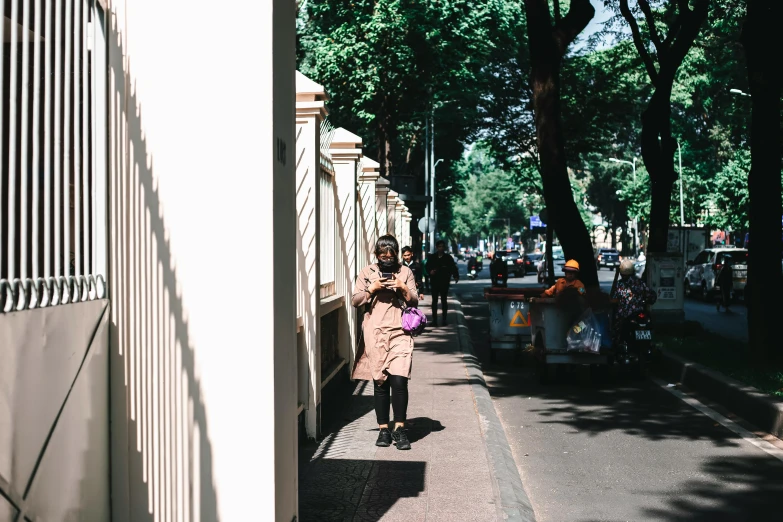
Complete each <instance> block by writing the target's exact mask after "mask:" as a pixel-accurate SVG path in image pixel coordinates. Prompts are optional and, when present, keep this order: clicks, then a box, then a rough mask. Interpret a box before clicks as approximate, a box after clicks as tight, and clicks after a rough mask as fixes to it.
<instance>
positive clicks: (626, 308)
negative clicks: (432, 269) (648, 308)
mask: <svg viewBox="0 0 783 522" xmlns="http://www.w3.org/2000/svg"><path fill="white" fill-rule="evenodd" d="M610 298H611V299H616V300H617V301H618V303H617V310H616V311H615V320H614V321H613V322H612V330H613V332H612V334H613V337H614V339H615V340H616V341H619V339H620V336H621V334H622V329H623V327H625V325H626V324H627V323H628V320H629V319H630V318H631V317H634V316H636V315H637V314H638V313H640V312H643V311H644V306H645V304H653V303H655V301H656V300H657V299H658V296H657V295H656V294H655V291H653V290H651V289H650V287H649V286H647V284H646V283H645V282H644V281H642V280H641V279H639V278H638V277H637V276H636V270H635V269H634V264H633V261H631V260H630V259H623V260H622V261H621V262H620V280H619V281H617V286H615V288H614V290H613V291H612V295H611V296H610Z"/></svg>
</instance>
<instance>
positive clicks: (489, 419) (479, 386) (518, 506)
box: [449, 294, 536, 522]
mask: <svg viewBox="0 0 783 522" xmlns="http://www.w3.org/2000/svg"><path fill="white" fill-rule="evenodd" d="M449 300H450V301H452V302H453V303H454V307H453V309H454V313H455V314H456V316H457V327H458V329H459V331H458V339H459V348H460V351H461V352H462V359H463V361H464V363H465V371H466V373H467V375H468V379H469V380H470V386H471V391H472V392H473V402H474V404H475V406H476V412H477V413H478V415H479V420H480V422H481V432H482V435H483V437H484V444H485V446H486V450H487V456H488V459H489V464H490V467H491V469H492V480H493V485H492V489H493V491H494V492H495V498H496V499H497V500H498V503H499V505H500V510H501V512H502V515H503V518H502V520H511V521H514V522H535V520H536V517H535V513H534V512H533V505H532V504H531V502H530V498H529V497H528V496H527V493H526V492H525V488H524V486H523V484H522V478H521V477H520V476H519V470H518V469H517V464H516V461H515V460H514V456H513V454H512V453H511V446H510V445H509V443H508V439H507V438H506V432H505V431H504V430H503V425H502V424H501V423H500V419H499V418H498V415H497V412H496V411H495V405H494V404H492V398H491V397H490V395H489V390H488V389H487V383H486V380H485V379H484V372H482V371H481V365H480V364H479V361H478V358H477V357H476V354H475V353H474V351H473V342H472V341H471V340H470V333H469V332H468V327H467V325H466V324H465V315H464V314H463V313H462V303H461V302H460V301H459V299H456V297H455V296H454V295H453V294H452V295H450V296H449Z"/></svg>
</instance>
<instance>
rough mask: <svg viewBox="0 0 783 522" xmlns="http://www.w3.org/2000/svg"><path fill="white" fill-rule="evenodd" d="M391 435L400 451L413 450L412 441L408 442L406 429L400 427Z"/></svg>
mask: <svg viewBox="0 0 783 522" xmlns="http://www.w3.org/2000/svg"><path fill="white" fill-rule="evenodd" d="M391 435H392V438H393V439H394V442H396V443H397V449H398V450H409V449H411V441H409V440H408V431H407V430H406V429H405V428H402V427H399V426H398V427H397V429H396V430H394V431H393V432H392V434H391Z"/></svg>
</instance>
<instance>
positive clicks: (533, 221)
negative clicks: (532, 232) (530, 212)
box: [530, 216, 546, 228]
mask: <svg viewBox="0 0 783 522" xmlns="http://www.w3.org/2000/svg"><path fill="white" fill-rule="evenodd" d="M545 226H546V223H544V222H543V221H541V218H540V217H538V216H530V228H537V227H541V228H543V227H545Z"/></svg>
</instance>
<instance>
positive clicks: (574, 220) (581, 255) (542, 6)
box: [525, 0, 598, 287]
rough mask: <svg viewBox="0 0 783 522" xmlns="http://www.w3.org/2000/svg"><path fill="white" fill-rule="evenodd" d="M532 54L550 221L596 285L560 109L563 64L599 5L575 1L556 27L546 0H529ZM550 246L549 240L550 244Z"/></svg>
mask: <svg viewBox="0 0 783 522" xmlns="http://www.w3.org/2000/svg"><path fill="white" fill-rule="evenodd" d="M525 8H526V12H527V15H528V23H527V27H528V36H529V39H530V54H531V64H532V67H531V68H532V71H531V84H532V90H533V110H534V112H535V123H536V144H537V147H538V156H539V162H540V166H541V180H542V183H543V187H544V200H545V201H546V206H547V212H548V214H549V221H551V224H550V223H547V225H550V226H552V227H553V228H554V231H555V234H556V235H557V237H558V239H559V240H560V244H561V246H562V247H563V252H564V254H565V256H566V258H568V259H575V260H576V261H577V262H578V263H579V266H580V268H581V270H580V276H579V277H580V279H581V280H582V282H583V283H584V284H585V285H586V286H591V287H597V286H598V272H597V271H596V267H595V262H594V261H593V244H592V241H590V233H589V232H588V230H587V228H586V227H585V224H584V222H583V221H582V216H581V215H580V214H579V209H578V208H577V206H576V202H575V201H574V196H573V193H572V191H571V181H570V179H569V177H568V168H567V165H566V159H565V141H564V139H563V126H562V122H561V109H560V69H561V64H562V58H563V54H564V53H565V52H566V50H567V47H568V44H570V43H571V42H572V41H573V39H574V38H576V36H577V35H578V34H579V33H580V32H581V31H582V30H583V29H584V28H585V27H586V26H587V24H588V23H589V22H590V20H591V19H592V17H593V15H594V14H595V10H594V9H593V7H592V6H591V5H590V2H589V1H586V0H572V1H571V6H570V9H569V12H568V14H567V15H566V16H565V17H564V18H562V19H559V20H557V23H556V24H555V25H554V26H552V23H551V19H550V13H549V3H548V1H546V0H526V1H525ZM548 246H549V247H550V248H549V249H550V250H551V242H550V244H549V245H548Z"/></svg>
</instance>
